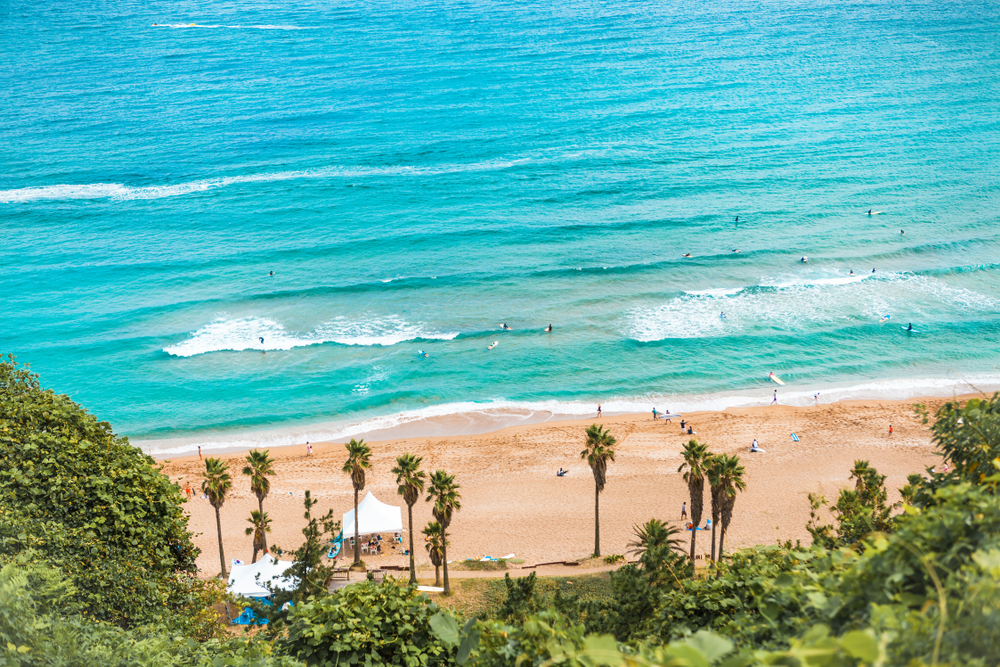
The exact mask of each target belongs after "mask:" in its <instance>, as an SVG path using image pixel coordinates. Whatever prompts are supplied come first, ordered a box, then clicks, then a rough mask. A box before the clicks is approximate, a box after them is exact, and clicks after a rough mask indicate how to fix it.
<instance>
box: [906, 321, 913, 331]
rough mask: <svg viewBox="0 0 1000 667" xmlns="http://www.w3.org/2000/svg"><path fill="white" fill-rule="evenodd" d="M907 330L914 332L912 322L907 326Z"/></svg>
mask: <svg viewBox="0 0 1000 667" xmlns="http://www.w3.org/2000/svg"><path fill="white" fill-rule="evenodd" d="M906 330H907V331H913V323H912V322H911V323H910V324H907V325H906Z"/></svg>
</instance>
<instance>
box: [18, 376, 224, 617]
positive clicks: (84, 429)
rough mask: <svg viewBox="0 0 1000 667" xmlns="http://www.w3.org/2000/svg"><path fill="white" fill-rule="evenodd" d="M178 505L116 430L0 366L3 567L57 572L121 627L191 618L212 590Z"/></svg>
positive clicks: (87, 607)
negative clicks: (179, 614)
mask: <svg viewBox="0 0 1000 667" xmlns="http://www.w3.org/2000/svg"><path fill="white" fill-rule="evenodd" d="M182 503H183V498H182V496H181V492H180V488H179V487H178V486H176V485H175V484H173V483H171V482H170V480H169V479H167V477H166V476H164V475H163V474H161V473H160V471H159V469H158V468H157V467H156V464H155V462H154V461H153V459H151V458H150V457H148V456H146V455H144V454H143V453H142V452H141V451H140V450H139V449H136V448H135V447H132V446H131V445H129V443H128V440H127V439H126V438H124V437H119V436H117V435H115V434H114V432H113V431H112V429H111V426H110V424H108V423H107V422H99V421H98V420H97V419H96V418H94V416H93V415H91V414H89V413H88V412H87V411H86V410H84V409H83V408H81V407H80V406H79V405H77V404H76V403H74V402H73V401H71V400H70V399H69V398H68V397H66V396H61V395H56V394H54V393H53V392H52V391H50V390H43V389H42V388H41V387H40V385H39V383H38V378H37V376H35V375H33V374H31V373H29V372H28V370H27V369H26V368H21V367H18V366H17V365H16V364H15V363H14V360H13V357H8V358H7V359H6V360H0V563H4V562H16V563H25V564H26V563H33V564H48V565H50V566H53V567H57V568H59V569H60V570H61V571H62V572H63V574H64V576H65V577H66V578H68V579H69V580H70V581H71V582H72V583H73V584H74V591H75V592H74V599H75V601H76V602H77V603H78V604H80V605H81V609H82V611H83V612H84V613H86V614H87V615H90V616H92V617H94V618H98V619H103V620H108V621H111V622H114V623H116V624H119V625H122V626H124V627H129V626H133V625H137V624H142V623H145V622H148V621H150V620H152V619H155V618H157V617H159V616H160V615H161V614H163V613H164V612H167V611H169V610H177V609H181V608H186V609H188V610H192V608H191V606H190V605H192V604H196V603H198V601H199V600H200V599H201V598H202V597H203V595H204V594H205V590H204V589H203V586H202V584H200V582H197V581H196V580H194V579H192V578H190V577H188V576H187V574H186V573H190V572H193V571H194V561H195V557H196V556H197V551H196V549H195V548H194V546H193V545H192V544H191V541H190V533H189V532H188V529H187V518H186V517H185V516H184V513H183V511H182V509H181V505H182ZM194 611H196V610H194ZM201 631H202V630H199V631H198V632H201Z"/></svg>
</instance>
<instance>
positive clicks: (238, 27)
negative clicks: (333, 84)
mask: <svg viewBox="0 0 1000 667" xmlns="http://www.w3.org/2000/svg"><path fill="white" fill-rule="evenodd" d="M151 27H153V28H214V29H220V28H228V29H230V30H316V29H317V27H316V26H298V25H269V24H264V25H211V24H204V23H155V24H153V26H151Z"/></svg>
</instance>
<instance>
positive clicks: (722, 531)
mask: <svg viewBox="0 0 1000 667" xmlns="http://www.w3.org/2000/svg"><path fill="white" fill-rule="evenodd" d="M724 539H726V526H725V525H723V526H722V527H721V528H719V560H722V541H723V540H724Z"/></svg>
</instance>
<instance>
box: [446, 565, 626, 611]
mask: <svg viewBox="0 0 1000 667" xmlns="http://www.w3.org/2000/svg"><path fill="white" fill-rule="evenodd" d="M451 588H452V597H450V598H437V599H436V602H437V603H438V604H441V605H444V606H448V607H451V608H452V609H454V610H455V611H457V612H459V613H461V614H462V615H463V616H465V617H466V618H468V617H469V616H472V615H476V616H479V617H480V618H495V617H496V614H497V612H498V611H499V610H500V607H501V606H502V605H503V603H504V601H505V600H506V599H507V586H506V584H504V580H503V579H453V580H452V582H451ZM556 591H561V592H562V593H563V595H578V596H579V597H580V600H581V601H588V600H594V599H600V598H606V599H610V598H611V577H610V576H609V575H608V573H607V572H598V573H596V574H584V575H580V576H573V577H565V576H564V577H539V578H538V580H537V582H536V583H535V597H536V599H538V600H539V602H540V604H541V606H542V607H543V608H544V607H549V606H551V605H552V599H553V598H554V597H555V595H556Z"/></svg>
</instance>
